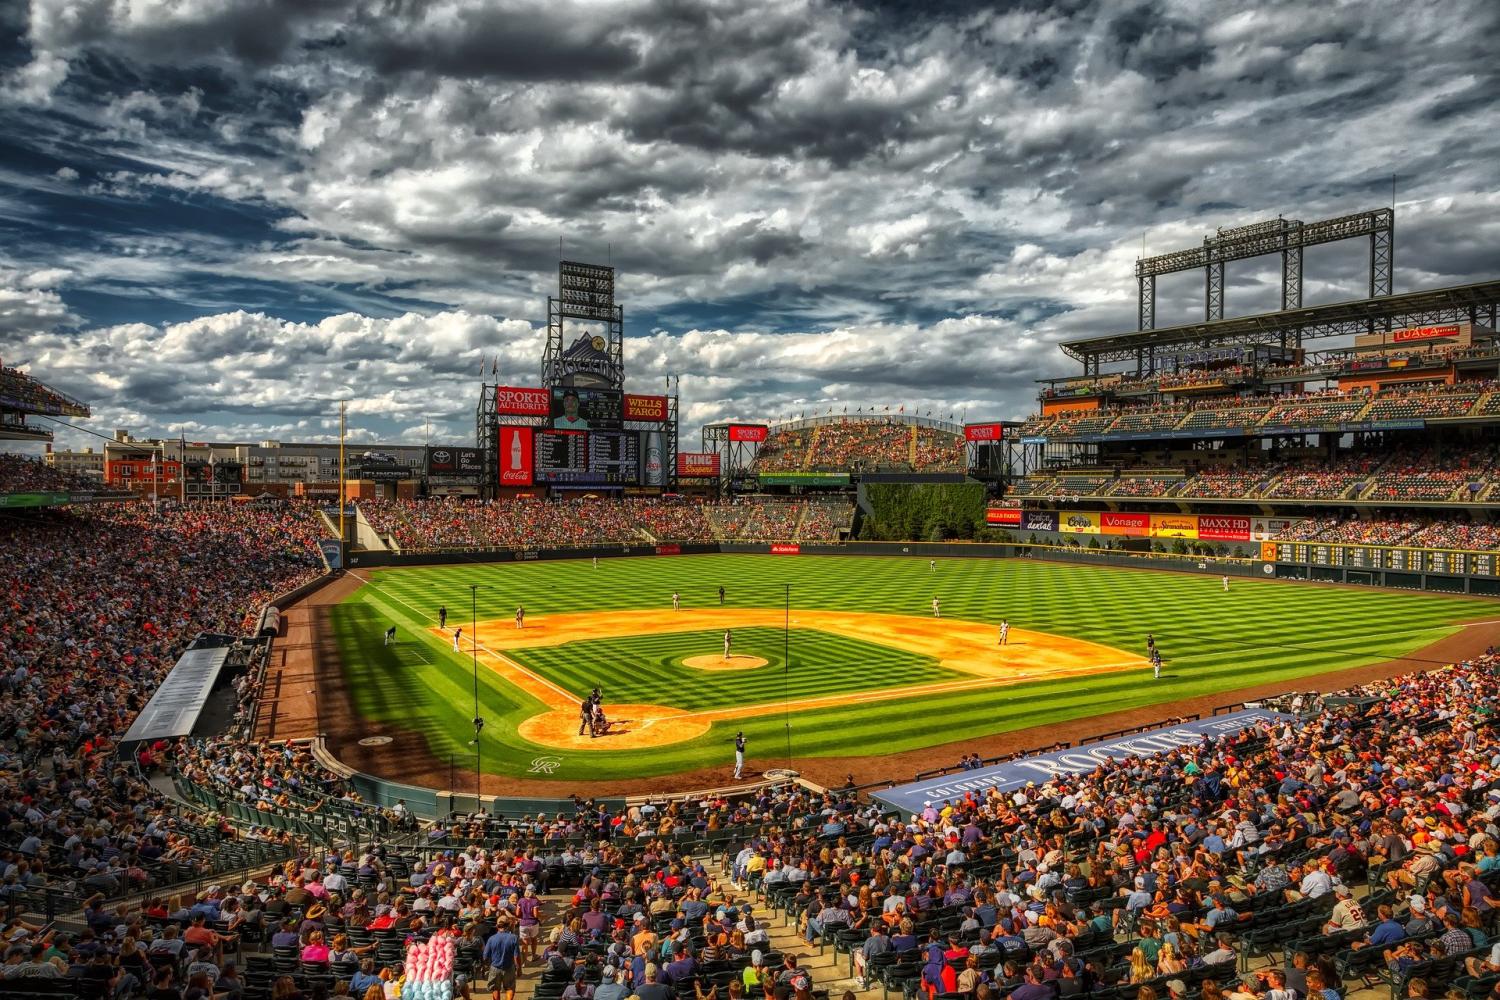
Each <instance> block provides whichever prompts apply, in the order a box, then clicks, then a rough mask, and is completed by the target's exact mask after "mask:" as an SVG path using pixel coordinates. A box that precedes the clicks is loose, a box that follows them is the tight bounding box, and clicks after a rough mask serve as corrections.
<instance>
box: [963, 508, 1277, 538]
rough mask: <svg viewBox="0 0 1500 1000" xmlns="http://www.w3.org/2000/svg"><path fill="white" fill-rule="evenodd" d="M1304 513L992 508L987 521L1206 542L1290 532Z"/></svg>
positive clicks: (1032, 528)
mask: <svg viewBox="0 0 1500 1000" xmlns="http://www.w3.org/2000/svg"><path fill="white" fill-rule="evenodd" d="M1301 520H1302V518H1297V517H1249V516H1244V515H1240V514H1148V513H1145V512H1141V511H1112V510H1105V511H1086V510H1069V511H1061V512H1058V511H1050V510H1027V511H1019V512H1017V511H1014V510H1011V509H1007V508H990V509H989V510H988V511H986V512H985V522H986V523H988V524H993V525H998V526H1001V527H1011V528H1019V529H1020V530H1022V531H1062V532H1067V533H1068V534H1074V535H1117V536H1124V537H1127V538H1187V539H1198V540H1200V541H1205V542H1252V541H1254V542H1260V541H1269V540H1271V539H1274V538H1276V537H1278V536H1279V535H1282V534H1285V533H1286V532H1287V531H1289V530H1291V528H1292V527H1293V526H1294V525H1296V524H1297V523H1298V522H1299V521H1301Z"/></svg>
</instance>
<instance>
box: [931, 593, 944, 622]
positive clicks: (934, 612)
mask: <svg viewBox="0 0 1500 1000" xmlns="http://www.w3.org/2000/svg"><path fill="white" fill-rule="evenodd" d="M932 617H934V618H941V617H943V615H942V612H941V611H939V610H938V599H937V598H936V597H934V598H933V599H932Z"/></svg>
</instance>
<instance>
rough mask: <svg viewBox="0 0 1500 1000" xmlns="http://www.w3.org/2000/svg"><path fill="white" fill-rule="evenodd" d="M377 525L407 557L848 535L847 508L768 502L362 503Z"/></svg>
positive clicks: (756, 499)
mask: <svg viewBox="0 0 1500 1000" xmlns="http://www.w3.org/2000/svg"><path fill="white" fill-rule="evenodd" d="M359 506H360V510H361V511H363V512H364V514H365V516H366V517H367V518H368V519H369V521H370V524H371V525H372V526H373V527H374V528H375V529H376V530H377V531H380V532H384V533H386V534H388V535H390V536H391V537H392V538H394V539H395V540H396V542H397V544H399V545H400V546H401V549H402V550H403V551H407V552H423V551H438V550H443V549H474V548H524V549H538V548H575V547H587V546H590V545H611V544H614V545H619V544H629V543H643V542H646V541H647V539H648V538H649V539H651V540H652V541H655V542H679V543H683V542H685V543H693V542H698V543H705V542H714V541H723V540H732V539H738V540H741V541H799V540H800V541H819V540H828V539H832V538H835V537H837V534H838V531H839V529H840V528H847V527H848V526H849V523H850V520H851V519H852V517H853V507H852V505H850V504H849V503H848V502H847V501H835V500H830V501H787V500H784V499H773V498H767V497H753V498H740V499H736V500H734V501H732V502H728V503H719V504H709V503H696V502H670V503H669V502H663V501H655V500H624V501H614V500H587V501H575V502H572V503H545V502H542V501H501V502H495V503H485V502H482V501H476V500H466V499H459V498H454V497H445V498H441V499H428V500H396V501H390V500H377V501H361V502H360V505H359Z"/></svg>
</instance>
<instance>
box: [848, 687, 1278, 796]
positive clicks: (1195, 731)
mask: <svg viewBox="0 0 1500 1000" xmlns="http://www.w3.org/2000/svg"><path fill="white" fill-rule="evenodd" d="M1290 718H1292V716H1290V715H1285V714H1283V713H1281V712H1270V711H1266V710H1264V709H1250V710H1247V711H1243V712H1231V713H1229V714H1228V715H1215V716H1212V717H1210V718H1207V719H1199V720H1197V721H1196V722H1184V723H1183V724H1181V725H1178V726H1164V727H1162V728H1161V729H1152V730H1148V731H1147V732H1144V733H1136V734H1134V735H1133V736H1122V737H1120V738H1119V739H1116V740H1103V741H1101V742H1098V743H1085V744H1084V745H1083V746H1079V747H1073V748H1072V749H1071V750H1056V751H1053V752H1052V753H1043V754H1037V755H1036V756H1034V757H1026V758H1023V759H1021V760H1012V761H1008V762H1006V763H1004V764H994V765H992V766H990V767H985V768H981V769H979V770H978V771H954V772H953V773H952V774H945V775H942V776H941V777H937V778H931V779H928V780H927V781H917V782H913V783H911V784H909V785H896V786H895V787H893V788H887V789H884V790H882V791H878V792H875V793H874V797H875V798H877V799H879V800H880V801H881V802H884V803H886V804H887V805H890V806H893V807H895V808H896V809H900V810H901V811H902V812H905V813H919V812H921V811H922V809H923V808H924V805H925V803H928V802H931V803H932V804H933V805H935V806H938V807H941V806H942V804H943V801H944V800H946V799H955V800H957V799H961V798H963V796H964V793H965V792H973V793H975V797H976V798H981V799H982V798H983V797H984V795H985V794H986V793H988V792H989V790H990V789H991V788H998V789H999V790H1000V791H1002V792H1007V791H1011V790H1013V789H1016V788H1020V787H1021V786H1023V785H1025V784H1026V783H1027V782H1028V781H1034V782H1036V783H1037V784H1039V785H1040V784H1042V783H1043V782H1045V781H1048V780H1050V779H1051V778H1054V777H1056V776H1058V775H1067V774H1087V773H1088V772H1090V771H1092V770H1094V768H1096V767H1098V766H1099V765H1100V764H1103V763H1105V762H1106V761H1111V760H1120V759H1122V758H1125V757H1131V756H1136V757H1150V756H1154V755H1155V754H1159V753H1166V752H1167V751H1169V750H1176V749H1178V748H1179V747H1190V746H1197V745H1198V744H1200V743H1202V742H1203V741H1204V740H1205V739H1217V738H1219V737H1221V736H1225V735H1228V734H1230V733H1237V732H1239V731H1240V730H1242V729H1248V728H1250V727H1251V726H1253V725H1255V724H1256V723H1257V722H1263V721H1265V722H1281V721H1283V720H1285V719H1290Z"/></svg>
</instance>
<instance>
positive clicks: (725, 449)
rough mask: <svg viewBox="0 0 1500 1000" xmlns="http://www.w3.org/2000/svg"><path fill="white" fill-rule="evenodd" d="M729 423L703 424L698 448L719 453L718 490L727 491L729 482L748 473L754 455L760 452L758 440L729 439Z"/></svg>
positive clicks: (753, 460)
mask: <svg viewBox="0 0 1500 1000" xmlns="http://www.w3.org/2000/svg"><path fill="white" fill-rule="evenodd" d="M729 428H730V425H729V424H704V425H703V432H702V435H701V437H700V440H701V442H702V444H701V445H700V448H701V450H702V451H704V452H716V453H717V454H718V455H719V492H720V493H725V492H728V490H729V487H730V484H731V483H734V482H735V481H736V480H738V479H743V478H744V477H745V476H748V475H749V474H750V466H751V464H753V463H754V462H755V456H756V455H758V454H760V442H758V441H731V440H729Z"/></svg>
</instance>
